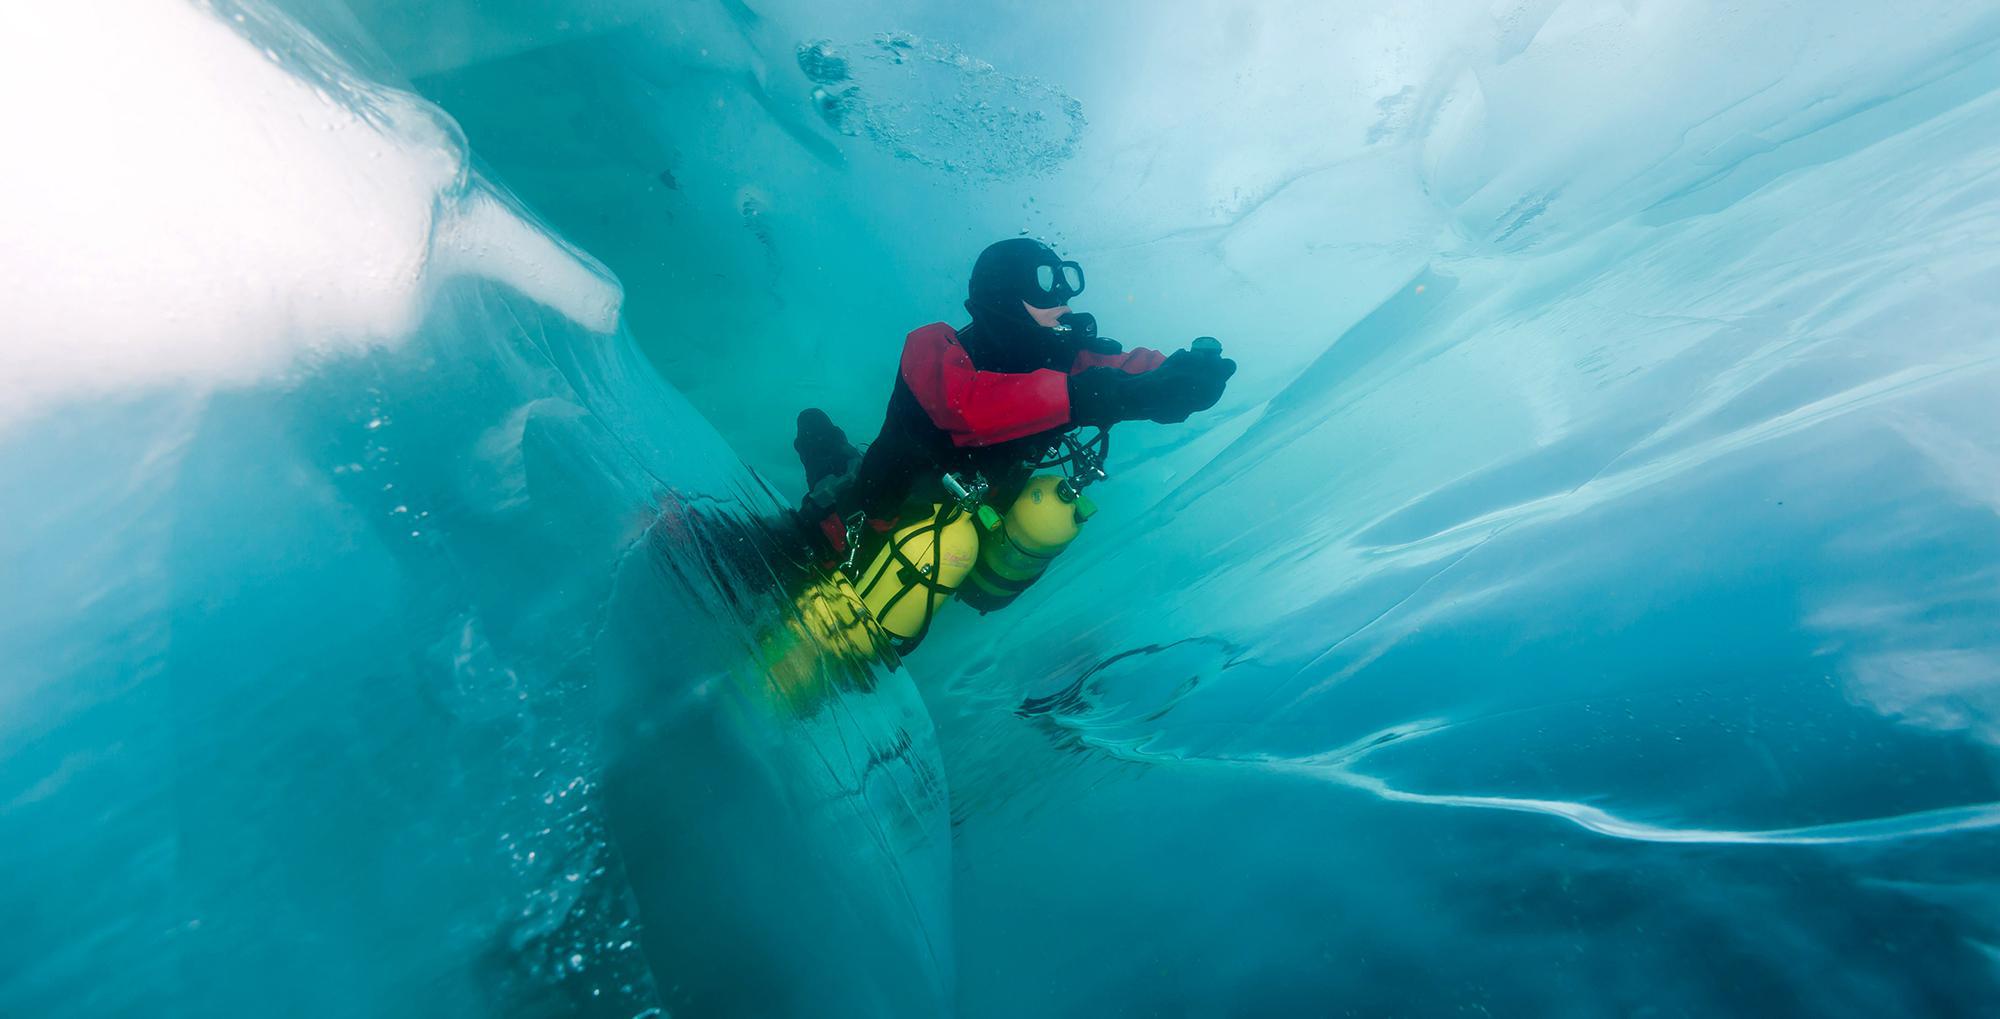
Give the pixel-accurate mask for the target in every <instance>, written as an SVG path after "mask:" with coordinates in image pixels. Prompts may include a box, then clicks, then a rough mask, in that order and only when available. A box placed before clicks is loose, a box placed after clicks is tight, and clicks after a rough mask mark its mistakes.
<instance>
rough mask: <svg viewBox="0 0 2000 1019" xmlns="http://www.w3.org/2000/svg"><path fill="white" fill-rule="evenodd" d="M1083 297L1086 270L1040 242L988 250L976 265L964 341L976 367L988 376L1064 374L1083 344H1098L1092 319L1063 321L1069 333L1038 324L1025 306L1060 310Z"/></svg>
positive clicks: (1017, 241) (1013, 241) (1011, 242)
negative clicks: (1041, 370)
mask: <svg viewBox="0 0 2000 1019" xmlns="http://www.w3.org/2000/svg"><path fill="white" fill-rule="evenodd" d="M1082 292H1083V267H1082V266H1079V265H1077V264H1076V263H1075V262H1066V261H1064V260H1063V259H1062V258H1061V257H1059V256H1057V254H1056V253H1055V251H1054V250H1052V249H1051V248H1050V247H1049V246H1048V245H1046V244H1043V243H1042V242H1040V241H1036V240H1030V239H1029V238H1026V237H1014V238H1010V239H1008V240H1004V241H1000V242H999V243H997V244H992V245H989V246H988V247H987V248H986V250H985V251H982V252H980V253H979V260H978V261H977V262H974V263H973V265H972V279H971V281H970V282H969V283H968V284H967V285H966V298H965V310H966V311H969V312H971V313H972V324H973V328H972V329H971V330H969V331H968V333H967V335H965V336H964V337H962V338H961V341H962V342H963V343H964V344H965V349H966V353H967V354H970V355H971V356H972V361H973V363H974V364H976V365H978V366H979V367H980V368H982V369H985V370H987V371H1003V372H1027V371H1034V370H1035V369H1037V368H1056V369H1059V370H1060V369H1064V368H1067V367H1069V364H1070V362H1071V361H1073V360H1075V359H1076V352H1077V351H1078V350H1079V349H1081V346H1082V344H1084V343H1088V342H1090V341H1094V340H1095V339H1096V336H1097V329H1096V322H1095V320H1094V319H1091V317H1090V316H1088V315H1080V314H1070V315H1065V316H1064V317H1063V321H1064V325H1065V326H1066V328H1064V329H1062V330H1057V329H1050V328H1048V327H1046V326H1043V325H1042V324H1041V323H1039V322H1036V321H1035V320H1034V318H1033V317H1032V316H1030V315H1029V314H1028V309H1027V308H1025V307H1023V305H1024V304H1025V305H1029V306H1032V307H1036V308H1057V307H1061V306H1062V305H1064V304H1067V303H1068V302H1069V300H1070V298H1073V297H1075V296H1076V295H1077V294H1080V293H1082Z"/></svg>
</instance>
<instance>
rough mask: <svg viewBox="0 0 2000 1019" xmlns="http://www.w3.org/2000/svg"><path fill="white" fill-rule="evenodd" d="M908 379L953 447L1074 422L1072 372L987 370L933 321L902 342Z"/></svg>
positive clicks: (953, 334)
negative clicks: (1070, 399)
mask: <svg viewBox="0 0 2000 1019" xmlns="http://www.w3.org/2000/svg"><path fill="white" fill-rule="evenodd" d="M902 370H903V381H904V382H905V383H907V384H908V385H909V387H910V392H911V393H912V394H914V395H915V396H916V398H917V403H919V404H921V405H922V406H923V408H924V412H925V413H927V414H929V415H930V418H931V421H933V422H935V423H936V424H937V426H938V427H939V428H942V429H944V430H945V431H946V432H949V433H950V434H951V441H952V445H954V446H991V445H993V444H995V443H1000V442H1007V441H1009V440H1011V439H1019V438H1022V437H1024V436H1028V435H1034V434H1035V433H1037V432H1046V431H1048V430H1050V429H1052V428H1060V427H1062V426H1063V425H1066V424H1069V376H1068V375H1066V374H1064V373H1062V372H1059V371H1055V370H1053V369H1048V368H1044V369H1041V370H1039V371H1031V372H1025V373H1021V374H1016V373H1012V372H983V371H980V370H979V369H977V368H974V367H973V366H972V358H971V357H969V356H967V355H966V353H965V348H964V347H961V346H959V345H958V333H957V332H955V331H954V330H953V329H952V328H951V327H950V326H948V325H945V324H944V323H943V322H934V323H932V324H930V325H927V326H925V327H923V328H922V329H918V330H917V331H915V332H913V333H911V334H910V336H909V338H908V339H907V340H905V341H904V342H903V369H902Z"/></svg>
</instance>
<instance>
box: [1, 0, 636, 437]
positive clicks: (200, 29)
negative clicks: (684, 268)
mask: <svg viewBox="0 0 2000 1019" xmlns="http://www.w3.org/2000/svg"><path fill="white" fill-rule="evenodd" d="M342 84H343V86H351V87H352V93H351V95H363V96H366V97H367V105H368V106H369V107H370V108H371V109H370V112H368V114H367V115H363V113H362V112H360V111H359V110H358V109H357V107H356V105H355V104H353V103H351V102H350V101H349V99H350V96H337V95H333V94H330V93H329V92H328V91H326V90H324V89H322V88H320V87H318V86H317V85H315V84H313V83H309V82H307V81H304V80H301V78H299V77H296V76H294V75H293V74H292V73H290V72H288V71H287V70H286V69H285V68H284V67H283V66H282V65H281V63H280V61H279V59H278V56H277V52H276V50H274V49H263V48H260V47H259V46H258V45H256V44H253V43H252V42H251V41H250V40H249V39H248V38H246V36H245V35H243V34H240V33H239V32H238V31H237V30H236V29H235V28H233V27H232V26H231V25H230V24H228V23H226V22H225V20H224V18H223V16H221V15H218V14H217V13H216V12H215V11H213V10H211V9H210V8H208V7H207V6H206V5H198V4H194V3H187V2H176V0H91V2H78V3H56V4H7V5H0V125H4V127H0V130H4V131H5V135H6V137H5V142H4V145H5V148H6V151H7V158H6V159H4V160H0V224H4V228H0V310H4V314H5V316H6V322H7V326H8V329H7V332H6V335H5V336H4V338H0V427H4V426H6V425H8V424H10V423H17V422H19V421H20V420H21V419H23V418H25V417H27V416H29V415H31V414H33V413H36V412H38V411H43V410H46V409H48V408H49V407H50V406H51V405H52V404H54V403H56V402H58V401H60V400H63V399H68V398H75V397H82V396H90V395H97V394H103V393H110V392H117V391H123V390H129V389H134V388H139V387H148V386H158V385H168V384H197V385H202V386H212V385H221V384H233V383H244V382H250V381H254V380H257V379H262V378H268V377H270V376H271V375H272V374H273V373H276V372H280V371H282V370H284V369H285V368H286V367H287V366H288V365H290V364H291V363H292V362H293V361H294V360H295V359H296V357H297V356H298V355H299V354H300V353H301V352H304V351H308V350H339V349H353V348H357V347H363V346H366V345H368V344H373V343H383V342H392V341H394V340H395V339H397V338H399V337H401V336H403V335H405V334H407V333H408V332H410V331H411V330H412V329H413V328H414V327H415V325H416V324H417V322H418V320H419V317H420V316H421V314H422V310H423V299H424V296H425V293H426V290H427V287H426V283H427V279H433V278H436V277H439V276H442V275H448V274H453V273H480V274H492V275H496V276H498V277H500V278H501V279H502V280H503V281H504V282H506V283H508V284H509V285H513V286H515V287H517V288H519V289H521V290H523V291H524V292H525V293H527V294H528V295H529V296H531V297H534V298H536V299H537V300H540V301H542V302H543V303H545V304H549V305H551V306H552V307H554V308H555V309H556V310H557V311H560V312H562V313H563V314H565V315H568V316H570V317H572V318H575V319H576V320H577V321H578V322H579V323H580V324H583V325H585V326H587V327H590V328H595V329H599V330H608V329H610V328H612V327H613V326H614V325H615V322H616V316H617V305H618V293H617V288H616V284H615V283H613V282H611V281H610V280H609V279H608V278H607V277H606V275H605V274H603V273H602V272H601V270H599V269H597V268H596V267H595V266H594V264H586V262H587V260H584V259H581V258H580V257H579V256H577V255H576V254H575V253H573V252H571V251H570V250H569V249H567V248H566V247H564V246H563V245H561V243H560V242H558V241H555V240H553V239H551V238H549V237H548V236H547V235H546V234H545V233H543V232H542V231H540V230H539V229H537V228H535V227H533V226H532V225H530V224H527V223H526V222H524V221H521V220H520V219H519V217H517V216H515V215H514V214H513V213H512V211H511V210H509V209H507V208H505V207H504V205H502V203H499V202H496V201H495V200H494V199H493V198H492V197H491V196H489V195H486V194H483V193H482V192H481V190H480V187H481V186H480V185H479V184H478V183H477V182H468V179H467V169H466V159H465V151H464V146H463V144H462V141H461V140H460V138H459V137H458V135H457V133H456V131H455V129H454V128H453V126H452V125H451V123H450V121H449V120H448V119H446V118H445V117H443V115H442V114H440V113H438V112H437V111H436V110H435V109H434V108H431V107H429V106H428V105H426V104H424V103H423V102H422V101H421V100H418V99H416V98H415V97H412V96H409V95H407V94H403V93H398V92H394V91H392V90H387V89H381V88H377V87H375V86H373V85H369V84H366V83H360V82H343V83H342ZM434 238H442V239H444V242H445V243H444V244H443V245H442V246H441V247H442V250H443V251H449V252H450V255H449V256H448V257H446V258H443V259H439V258H437V257H435V256H434V254H433V240H434Z"/></svg>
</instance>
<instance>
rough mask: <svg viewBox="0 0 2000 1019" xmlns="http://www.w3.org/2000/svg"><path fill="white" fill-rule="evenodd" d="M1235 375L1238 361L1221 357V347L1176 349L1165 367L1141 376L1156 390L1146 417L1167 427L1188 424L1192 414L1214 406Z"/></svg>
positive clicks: (1198, 346) (1200, 346)
mask: <svg viewBox="0 0 2000 1019" xmlns="http://www.w3.org/2000/svg"><path fill="white" fill-rule="evenodd" d="M1234 374H1236V362H1234V361H1232V360H1230V359H1228V358H1226V357H1223V356H1222V347H1221V345H1219V344H1216V345H1213V346H1203V345H1197V346H1195V347H1193V348H1191V349H1188V350H1176V351H1174V353H1173V356H1171V357H1169V358H1167V361H1166V363H1165V364H1162V365H1160V366H1159V367H1158V368H1155V369H1153V370H1152V371H1149V372H1147V373H1146V374H1144V375H1141V376H1139V378H1140V379H1142V380H1145V381H1148V382H1150V383H1151V384H1152V387H1153V388H1154V390H1155V396H1154V399H1153V401H1152V403H1153V406H1152V413H1149V414H1147V415H1146V417H1148V418H1150V419H1151V420H1154V421H1158V422H1159V423H1161V424H1165V425H1173V424H1179V423H1181V422H1182V421H1186V420H1187V419H1188V415H1189V414H1193V413H1195V412H1197V411H1204V410H1207V409H1209V408H1210V407H1213V406H1215V404H1216V401H1218V400H1220V399H1222V390H1223V389H1224V388H1225V387H1227V386H1228V385H1229V377H1230V376H1231V375H1234Z"/></svg>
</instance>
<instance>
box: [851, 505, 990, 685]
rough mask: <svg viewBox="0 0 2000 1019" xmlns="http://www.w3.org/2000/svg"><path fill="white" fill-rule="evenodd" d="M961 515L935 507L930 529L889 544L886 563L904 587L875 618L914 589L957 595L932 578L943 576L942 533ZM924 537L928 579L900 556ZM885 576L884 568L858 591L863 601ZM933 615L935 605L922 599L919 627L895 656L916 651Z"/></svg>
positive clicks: (956, 510)
mask: <svg viewBox="0 0 2000 1019" xmlns="http://www.w3.org/2000/svg"><path fill="white" fill-rule="evenodd" d="M964 512H965V511H964V510H962V509H960V508H959V507H957V506H954V505H949V504H947V505H945V506H941V507H939V509H938V512H937V513H935V514H933V515H932V517H931V526H930V527H928V528H926V529H924V530H920V531H912V532H911V533H910V535H909V536H908V537H906V538H904V539H903V540H901V541H891V542H890V543H889V556H890V559H891V560H892V561H894V562H895V563H897V564H898V565H899V566H900V567H901V568H900V569H898V570H897V571H896V573H897V576H896V579H897V580H900V581H902V582H903V583H904V586H903V589H902V590H900V591H897V592H896V593H895V594H892V595H890V596H889V601H888V602H887V604H884V605H883V606H882V611H881V612H880V613H879V614H878V615H881V616H886V615H888V614H889V613H890V612H891V611H893V610H894V609H895V608H896V604H897V603H898V602H900V601H902V600H903V597H904V596H905V595H908V594H909V593H910V592H911V591H914V590H916V589H917V588H918V587H922V588H924V589H925V590H927V591H931V592H934V593H936V594H942V595H944V596H945V597H947V598H949V597H951V596H952V595H953V594H955V593H957V591H958V588H957V587H955V586H954V587H946V586H945V585H943V584H940V583H938V582H937V579H936V577H935V574H936V573H942V572H944V570H943V567H944V529H945V527H947V526H948V525H950V524H951V523H952V522H953V521H955V520H957V519H958V518H959V517H960V516H961V515H963V514H964ZM926 533H928V534H929V535H930V538H931V558H932V559H933V560H934V561H935V562H934V564H933V566H932V570H933V571H934V572H933V574H932V575H926V574H925V573H924V572H923V570H922V569H920V568H919V567H918V566H917V564H916V562H915V561H914V560H912V559H911V558H910V557H909V556H907V555H905V554H904V553H903V548H904V546H906V545H908V544H909V543H911V542H913V541H916V540H917V539H918V538H919V537H921V536H922V535H924V534H926ZM888 576H889V570H888V568H887V567H886V566H885V567H884V568H883V569H882V571H881V572H880V573H877V574H876V575H875V579H873V580H871V581H869V582H868V586H867V587H865V588H863V589H862V591H861V597H862V599H863V600H864V601H865V600H866V599H867V598H868V596H869V595H871V594H873V593H874V592H875V585H877V584H880V583H881V582H882V581H883V580H884V579H885V578H887V577H888ZM936 615H937V602H936V601H934V600H933V599H931V598H928V597H926V598H925V599H924V621H923V623H922V624H921V625H919V626H918V627H917V632H916V633H914V634H912V635H910V636H909V637H906V638H903V639H902V641H901V642H900V643H899V644H898V645H897V648H896V650H897V653H898V654H909V653H910V652H911V651H914V650H916V647H917V643H918V642H919V641H922V640H923V639H924V636H925V635H926V634H928V633H930V631H931V620H932V619H933V618H934V617H935V616H936Z"/></svg>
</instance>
